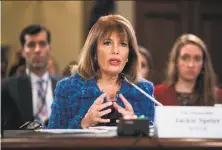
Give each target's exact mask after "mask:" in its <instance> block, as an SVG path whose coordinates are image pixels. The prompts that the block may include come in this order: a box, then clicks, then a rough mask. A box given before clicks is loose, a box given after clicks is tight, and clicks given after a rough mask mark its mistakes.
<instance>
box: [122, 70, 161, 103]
mask: <svg viewBox="0 0 222 150" xmlns="http://www.w3.org/2000/svg"><path fill="white" fill-rule="evenodd" d="M119 75H120V78H121V79H123V80H125V81H126V82H128V83H129V84H130V85H132V86H133V87H134V88H136V89H137V90H139V91H140V92H141V93H142V94H144V95H145V96H146V97H147V98H149V99H150V100H151V101H153V102H154V103H155V104H156V105H158V106H163V104H161V103H160V102H158V101H157V100H156V99H155V98H153V97H152V96H150V95H149V94H147V93H146V92H145V91H144V90H142V89H141V88H140V87H138V86H137V85H135V84H134V83H132V82H130V81H129V80H128V79H127V78H126V77H125V75H124V73H120V74H119Z"/></svg>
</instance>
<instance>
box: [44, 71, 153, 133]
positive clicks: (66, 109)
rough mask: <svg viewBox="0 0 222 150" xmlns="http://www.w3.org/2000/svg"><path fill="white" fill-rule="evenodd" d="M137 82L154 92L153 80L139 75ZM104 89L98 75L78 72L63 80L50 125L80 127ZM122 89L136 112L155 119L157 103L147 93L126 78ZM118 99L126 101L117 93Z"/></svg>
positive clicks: (121, 104) (53, 107) (57, 89)
mask: <svg viewBox="0 0 222 150" xmlns="http://www.w3.org/2000/svg"><path fill="white" fill-rule="evenodd" d="M137 86H139V87H140V88H142V89H143V90H144V91H145V92H147V93H148V94H150V95H153V84H152V83H151V82H149V81H147V80H145V79H140V81H139V82H138V83H137ZM102 93H103V92H102V91H100V89H99V88H98V86H97V83H96V79H95V77H93V78H92V79H90V80H85V79H83V78H82V77H81V76H80V75H79V74H78V73H76V74H74V75H73V76H71V77H67V78H64V79H63V80H60V81H59V82H58V83H57V85H56V89H55V99H54V101H53V103H52V106H51V108H52V113H51V116H50V119H49V124H48V127H47V128H53V129H56V128H60V129H61V128H62V129H80V128H81V120H82V118H83V117H84V116H85V114H86V113H87V111H88V109H89V108H90V106H91V105H92V104H93V102H94V101H95V100H96V98H97V97H99V96H100V95H101V94H102ZM120 93H121V94H123V96H124V97H125V98H126V99H127V100H128V102H129V103H130V104H131V105H132V107H133V109H134V113H135V114H136V115H137V116H140V115H144V116H146V117H148V118H149V119H150V120H151V121H153V120H154V107H155V106H154V103H153V102H152V101H151V100H149V99H148V98H147V97H145V96H144V95H143V94H142V93H141V92H140V91H138V90H137V89H135V88H134V87H133V86H132V85H130V84H129V83H128V82H126V81H125V80H123V81H122V83H121V88H120ZM117 103H118V104H119V105H120V106H121V107H123V108H124V104H123V102H122V100H121V99H120V98H118V97H117Z"/></svg>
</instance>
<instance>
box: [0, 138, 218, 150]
mask: <svg viewBox="0 0 222 150" xmlns="http://www.w3.org/2000/svg"><path fill="white" fill-rule="evenodd" d="M1 146H2V149H33V150H34V149H36V150H37V149H38V150H39V149H61V150H65V149H90V150H92V149H96V150H97V149H105V150H109V149H180V150H181V149H188V150H191V149H198V150H199V149H218V150H222V139H159V138H149V137H140V138H135V137H118V136H114V137H96V136H95V137H94V136H90V137H87V136H82V137H79V136H71V135H62V136H58V135H52V134H41V135H40V134H37V135H36V134H33V135H32V134H28V135H25V134H23V135H22V136H21V134H20V135H18V134H17V135H16V136H8V137H6V138H3V139H2V140H1Z"/></svg>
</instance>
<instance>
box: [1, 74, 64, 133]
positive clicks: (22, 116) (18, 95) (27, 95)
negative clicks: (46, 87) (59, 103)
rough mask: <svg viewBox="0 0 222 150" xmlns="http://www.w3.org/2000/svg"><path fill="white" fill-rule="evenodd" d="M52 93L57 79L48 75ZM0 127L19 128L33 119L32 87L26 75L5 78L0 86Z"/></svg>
mask: <svg viewBox="0 0 222 150" xmlns="http://www.w3.org/2000/svg"><path fill="white" fill-rule="evenodd" d="M50 78H51V83H52V89H53V95H54V89H55V87H56V83H57V81H58V80H59V79H60V78H59V77H56V76H50ZM1 102H2V128H4V129H19V127H20V126H21V125H23V124H24V123H25V122H27V121H33V119H34V117H33V106H32V88H31V81H30V80H29V77H28V76H27V75H23V76H17V77H12V78H8V79H5V80H4V81H2V86H1Z"/></svg>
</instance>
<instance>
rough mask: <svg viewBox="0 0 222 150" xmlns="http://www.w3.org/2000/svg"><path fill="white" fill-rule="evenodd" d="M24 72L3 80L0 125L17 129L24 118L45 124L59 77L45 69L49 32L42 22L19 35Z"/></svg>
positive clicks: (48, 50)
mask: <svg viewBox="0 0 222 150" xmlns="http://www.w3.org/2000/svg"><path fill="white" fill-rule="evenodd" d="M20 44H21V47H22V55H23V57H24V58H25V60H26V71H25V74H21V75H19V76H15V77H10V78H8V79H6V80H4V81H2V88H1V94H2V119H3V120H2V127H3V128H4V129H19V127H20V126H21V125H23V124H24V123H25V122H27V121H33V120H38V121H40V122H41V123H42V124H45V125H47V123H46V121H47V119H48V117H49V116H50V113H51V108H50V107H51V104H52V101H53V95H54V94H53V91H54V89H55V86H56V83H57V81H58V80H59V78H57V77H55V76H51V75H50V74H49V72H48V59H49V57H50V54H51V33H50V31H49V30H48V29H47V28H46V27H44V26H41V25H30V26H28V27H26V28H24V29H23V30H22V32H21V34H20Z"/></svg>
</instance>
